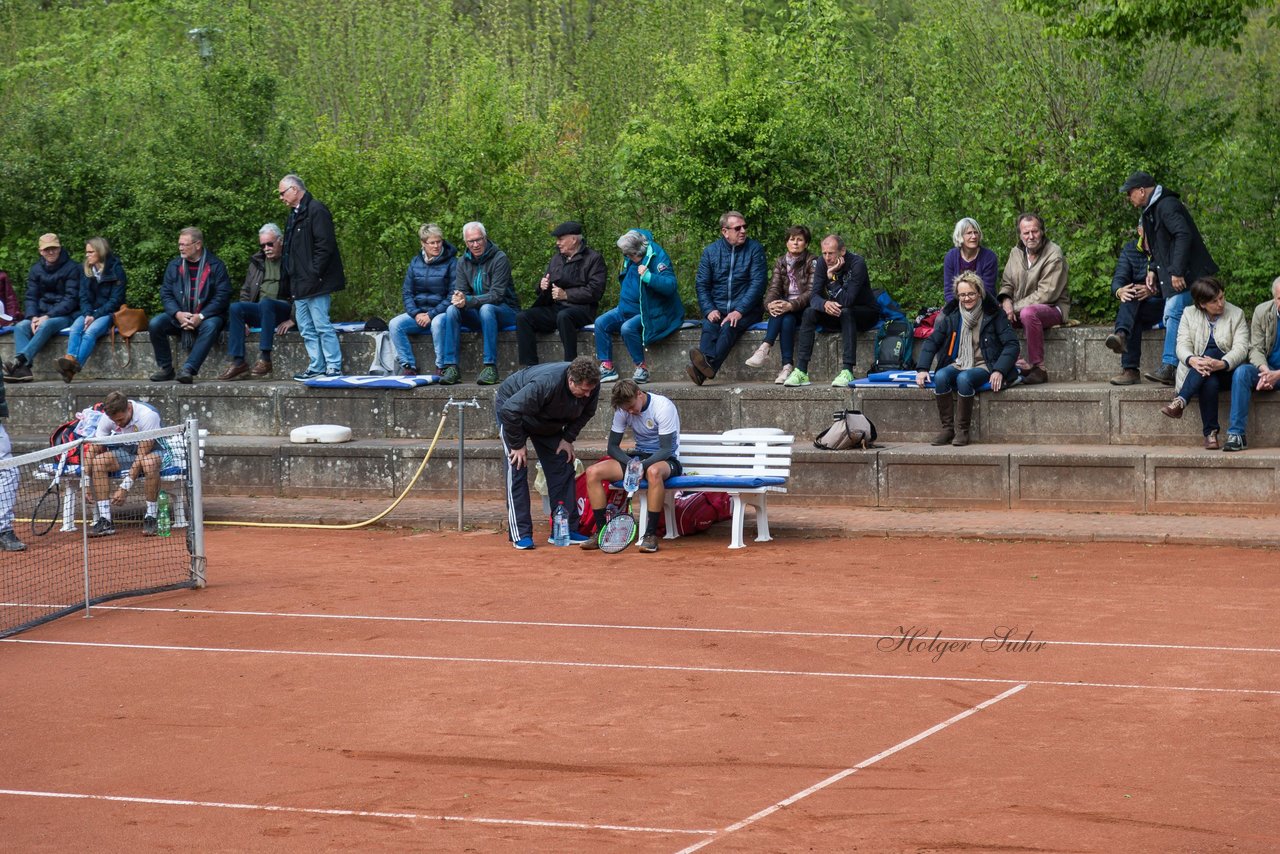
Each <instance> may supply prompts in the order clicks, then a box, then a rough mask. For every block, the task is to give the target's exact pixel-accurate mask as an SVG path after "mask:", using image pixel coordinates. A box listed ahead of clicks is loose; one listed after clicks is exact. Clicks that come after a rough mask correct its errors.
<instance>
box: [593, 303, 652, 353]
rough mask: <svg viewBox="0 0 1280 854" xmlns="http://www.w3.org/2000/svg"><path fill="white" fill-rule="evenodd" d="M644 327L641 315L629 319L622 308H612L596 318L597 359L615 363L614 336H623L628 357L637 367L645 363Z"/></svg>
mask: <svg viewBox="0 0 1280 854" xmlns="http://www.w3.org/2000/svg"><path fill="white" fill-rule="evenodd" d="M643 329H644V326H643V324H642V323H641V320H640V315H639V314H633V315H631V316H630V317H628V316H627V315H626V314H625V313H623V311H622V308H621V307H617V308H612V309H610V310H609V311H606V312H605V313H604V314H602V315H600V316H599V317H597V318H596V358H597V359H599V360H600V361H602V362H612V361H613V336H614V335H618V334H621V335H622V343H623V344H625V345H626V347H627V355H629V356H630V357H631V361H632V362H635V363H636V364H637V365H639V364H641V363H643V362H644V335H643Z"/></svg>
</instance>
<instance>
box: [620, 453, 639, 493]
mask: <svg viewBox="0 0 1280 854" xmlns="http://www.w3.org/2000/svg"><path fill="white" fill-rule="evenodd" d="M643 473H644V464H643V463H641V462H640V458H639V457H632V458H631V462H629V463H627V474H626V477H624V478H623V479H622V488H623V489H625V490H626V491H627V494H628V495H629V494H631V493H632V492H635V491H636V490H637V489H639V488H640V475H641V474H643Z"/></svg>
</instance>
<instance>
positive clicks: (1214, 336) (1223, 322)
mask: <svg viewBox="0 0 1280 854" xmlns="http://www.w3.org/2000/svg"><path fill="white" fill-rule="evenodd" d="M1191 301H1192V303H1193V306H1188V308H1187V309H1186V310H1185V311H1184V312H1183V313H1182V323H1181V325H1180V326H1179V327H1178V379H1177V388H1178V396H1177V397H1175V398H1174V399H1173V400H1171V401H1170V402H1169V403H1167V404H1166V405H1164V406H1162V407H1160V411H1161V412H1163V413H1164V414H1165V415H1167V416H1169V417H1170V418H1181V417H1182V412H1183V410H1185V409H1186V407H1187V404H1188V403H1189V402H1190V401H1191V398H1193V397H1196V396H1197V395H1198V396H1199V398H1200V423H1201V425H1202V427H1203V432H1204V447H1205V449H1206V450H1209V451H1216V450H1218V392H1219V391H1220V390H1221V389H1222V388H1224V387H1230V384H1231V373H1232V371H1234V370H1235V369H1236V368H1238V367H1239V366H1240V365H1243V364H1244V363H1245V362H1246V361H1247V360H1248V358H1249V326H1248V324H1247V323H1246V322H1245V319H1244V312H1243V311H1241V310H1240V309H1239V308H1237V307H1236V306H1234V305H1232V304H1231V303H1229V302H1227V299H1226V295H1225V294H1224V293H1223V288H1222V282H1220V281H1218V280H1217V279H1216V278H1214V277H1213V276H1205V277H1204V278H1202V279H1196V281H1195V282H1194V283H1192V285H1191Z"/></svg>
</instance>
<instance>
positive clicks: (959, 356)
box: [916, 270, 1018, 446]
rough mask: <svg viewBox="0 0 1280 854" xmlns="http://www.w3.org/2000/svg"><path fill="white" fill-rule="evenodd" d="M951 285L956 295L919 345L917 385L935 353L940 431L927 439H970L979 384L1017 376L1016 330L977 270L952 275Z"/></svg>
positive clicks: (994, 384) (1000, 383)
mask: <svg viewBox="0 0 1280 854" xmlns="http://www.w3.org/2000/svg"><path fill="white" fill-rule="evenodd" d="M952 289H953V291H954V293H955V295H956V297H955V299H953V300H951V302H949V303H947V305H946V307H945V308H943V309H942V314H941V315H939V317H938V319H937V321H936V322H935V323H934V325H933V332H932V333H930V335H929V337H928V338H926V339H925V340H924V342H923V344H922V345H921V347H920V357H919V358H918V359H917V360H916V370H917V373H916V385H918V386H920V387H921V388H924V384H925V383H926V382H928V380H929V367H930V366H931V365H932V364H933V362H934V358H935V357H936V358H937V361H938V369H937V370H936V371H935V372H934V374H933V399H934V402H935V403H937V405H938V419H939V420H940V421H941V422H942V432H940V433H939V434H938V435H937V436H934V437H933V441H932V443H931V444H934V445H948V444H950V445H959V446H963V445H967V444H969V440H970V435H969V427H970V424H971V423H972V420H973V399H974V397H976V396H977V394H978V389H980V388H982V386H983V385H985V384H986V383H987V382H988V381H990V382H991V390H992V391H993V392H999V391H1000V390H1001V389H1002V388H1004V387H1005V386H1007V385H1008V384H1009V381H1010V380H1011V379H1012V378H1016V377H1017V373H1016V371H1017V368H1016V363H1017V360H1018V336H1017V334H1016V333H1015V332H1014V331H1013V327H1012V326H1011V325H1010V324H1009V320H1008V318H1007V317H1006V316H1005V313H1004V312H1003V311H1002V310H1001V309H1000V303H998V302H996V300H995V297H993V296H992V295H991V292H990V291H988V290H986V284H985V283H984V282H983V281H982V279H981V278H980V277H979V276H978V274H977V273H975V272H973V271H972V270H968V271H965V272H963V273H961V274H960V275H958V276H956V280H955V281H954V282H953V283H952Z"/></svg>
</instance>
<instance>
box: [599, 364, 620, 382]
mask: <svg viewBox="0 0 1280 854" xmlns="http://www.w3.org/2000/svg"><path fill="white" fill-rule="evenodd" d="M617 381H618V371H617V369H616V368H614V367H613V366H612V365H611V366H609V367H607V368H606V367H605V366H604V365H601V366H600V382H602V383H613V382H617Z"/></svg>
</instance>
